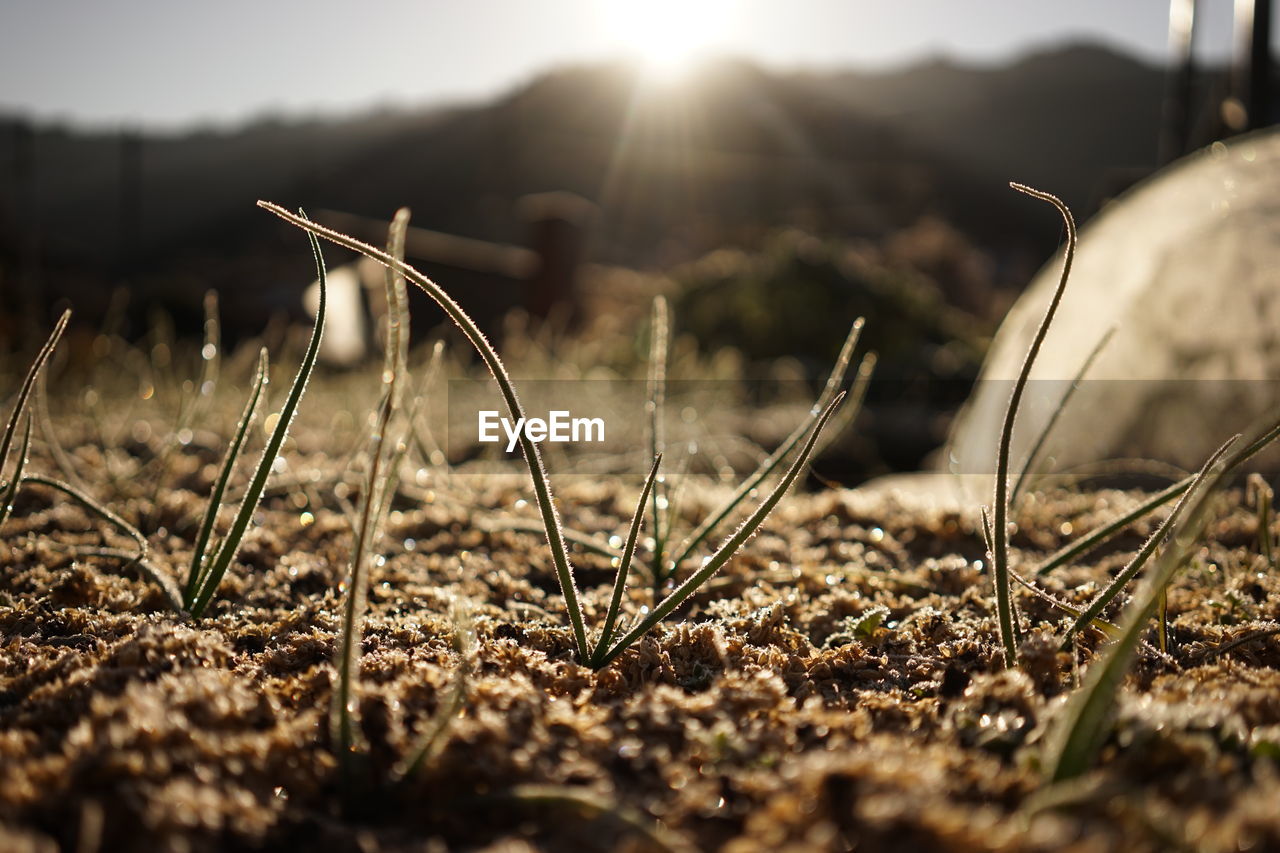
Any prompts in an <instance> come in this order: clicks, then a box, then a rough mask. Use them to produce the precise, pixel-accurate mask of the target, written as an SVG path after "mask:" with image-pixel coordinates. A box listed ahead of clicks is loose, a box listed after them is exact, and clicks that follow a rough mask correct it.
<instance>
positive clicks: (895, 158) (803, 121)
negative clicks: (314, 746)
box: [0, 46, 1164, 316]
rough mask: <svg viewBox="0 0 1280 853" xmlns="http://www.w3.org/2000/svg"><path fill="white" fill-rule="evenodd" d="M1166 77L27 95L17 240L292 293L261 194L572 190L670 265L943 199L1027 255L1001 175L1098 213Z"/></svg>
mask: <svg viewBox="0 0 1280 853" xmlns="http://www.w3.org/2000/svg"><path fill="white" fill-rule="evenodd" d="M1163 91H1164V81H1163V73H1162V72H1161V71H1160V70H1159V69H1158V68H1156V67H1153V66H1150V65H1147V64H1144V63H1142V62H1140V61H1137V60H1135V59H1132V58H1130V57H1127V56H1124V55H1122V54H1119V53H1116V52H1114V51H1111V50H1109V49H1106V48H1101V47H1094V46H1074V47H1066V48H1058V49H1054V50H1049V51H1045V52H1041V53H1036V54H1033V55H1029V56H1026V57H1024V58H1022V59H1019V60H1017V61H1015V62H1012V63H1009V64H1006V65H1002V66H996V67H977V66H968V65H963V64H958V63H955V62H950V61H941V60H940V61H930V62H926V63H922V64H917V65H913V66H910V67H907V68H903V69H900V70H896V71H890V72H875V73H871V72H861V71H833V72H822V73H819V72H785V73H784V72H776V71H770V70H765V69H762V68H760V67H758V66H755V65H753V64H751V63H748V62H743V61H719V62H715V63H709V64H708V65H706V67H704V68H702V69H701V70H700V72H699V73H698V77H697V80H696V84H695V85H690V86H688V87H686V88H679V87H667V88H663V87H659V86H649V85H646V84H645V83H644V82H643V81H642V78H641V76H640V75H639V74H638V72H637V71H636V70H635V69H634V68H631V67H628V66H625V65H621V64H600V65H583V66H576V67H570V68H562V69H558V70H554V71H550V72H547V73H545V74H542V75H540V76H538V77H536V78H534V79H532V80H530V81H529V82H527V83H526V84H524V85H522V86H520V87H518V88H516V89H515V90H513V91H510V92H507V93H505V94H504V95H502V96H500V97H498V98H495V99H494V100H492V101H491V102H488V103H482V104H471V105H463V106H450V107H446V108H435V109H423V110H416V111H400V112H390V111H382V112H376V113H369V114H364V115H357V116H350V117H346V118H342V119H335V120H326V121H317V120H307V121H293V120H284V119H278V120H271V121H260V122H257V123H255V124H252V125H250V126H247V127H244V128H242V129H239V130H235V131H219V132H214V131H193V132H190V133H186V134H181V135H152V134H119V133H103V132H81V131H77V130H74V129H68V128H64V127H57V126H32V125H31V124H30V123H28V122H27V121H25V120H24V119H22V118H21V117H16V116H9V117H7V118H2V119H0V164H7V175H6V177H5V179H4V180H3V181H0V264H2V265H3V267H4V268H5V269H6V270H8V274H6V275H5V276H4V278H3V281H5V282H9V283H12V282H17V281H37V282H39V283H40V285H41V286H42V288H43V290H42V292H41V298H43V299H45V300H51V299H53V298H56V297H58V296H68V297H70V298H72V299H73V300H74V301H76V303H77V305H80V304H81V302H80V301H81V300H83V299H87V300H89V302H90V304H94V303H95V300H96V302H101V301H102V299H104V298H105V297H103V296H102V294H104V293H107V292H109V290H110V287H109V286H103V285H104V284H105V285H110V284H111V283H119V282H122V281H127V282H129V284H130V286H131V288H132V289H133V290H134V293H135V297H136V298H137V299H138V300H139V301H140V302H142V303H147V302H159V303H161V304H164V305H166V306H167V307H169V308H170V310H174V311H177V312H178V313H179V314H183V313H186V314H194V312H195V310H196V308H195V306H198V304H199V298H200V293H201V292H202V291H203V290H204V289H205V288H206V287H217V288H218V289H219V290H220V291H221V292H223V294H224V300H229V302H230V303H231V304H240V301H243V304H244V305H245V306H249V305H255V306H259V307H262V306H265V307H267V308H277V307H287V306H291V305H293V304H295V303H296V289H297V288H296V285H297V281H298V278H299V277H300V276H305V275H307V272H306V264H307V260H306V253H305V251H300V249H299V235H297V234H296V233H293V232H291V231H290V230H289V229H287V228H284V227H282V226H281V225H280V224H279V223H278V222H277V221H275V220H274V218H273V217H270V216H269V215H267V214H264V213H263V212H261V211H258V210H256V209H255V208H254V201H256V200H257V199H259V198H268V199H271V200H274V201H279V202H281V203H283V204H286V205H288V206H290V207H298V206H302V207H304V208H306V209H308V210H316V209H330V210H337V211H342V212H345V213H352V214H357V215H361V216H366V217H376V218H381V219H386V218H388V217H389V216H390V214H391V213H392V212H393V211H394V210H395V209H396V208H397V207H399V206H401V205H408V206H409V207H410V208H412V210H413V214H414V217H413V221H414V224H416V225H418V226H421V227H425V228H429V229H435V230H439V231H444V232H448V233H452V234H458V235H462V236H466V237H471V238H477V239H480V240H487V241H494V242H498V243H511V244H523V243H525V242H526V239H527V224H526V220H525V218H524V216H523V214H522V206H521V200H522V199H523V198H525V197H526V196H528V195H530V194H533V193H542V192H546V191H562V190H563V191H569V192H572V193H575V194H577V195H579V196H582V197H583V198H585V199H588V200H589V201H591V202H593V203H594V204H595V208H596V215H595V218H594V221H593V222H592V224H591V229H590V237H591V239H590V243H589V245H588V249H587V253H588V256H589V258H590V259H592V260H596V261H602V262H607V263H614V264H622V265H628V266H635V267H640V268H661V267H665V266H667V265H669V264H672V263H676V262H682V261H687V260H690V259H693V258H696V257H699V256H701V255H702V254H704V253H706V252H708V251H710V250H712V249H714V248H717V247H720V246H723V245H740V246H747V247H750V246H752V245H755V244H757V243H759V242H760V241H761V240H762V239H763V238H764V236H765V235H767V234H768V233H770V232H772V231H775V230H776V229H778V228H782V227H798V228H801V229H804V230H806V231H809V232H812V233H815V234H819V235H826V236H840V237H846V238H849V239H870V240H878V239H880V238H883V237H885V236H886V235H889V234H892V233H894V232H895V231H897V230H900V229H902V228H904V227H906V226H909V225H911V224H912V223H914V222H916V221H918V220H920V219H921V217H925V216H933V217H938V218H941V219H943V220H945V221H947V222H949V223H950V224H951V225H952V226H953V227H955V228H956V229H958V230H959V231H960V232H961V233H963V234H964V235H966V236H967V237H968V238H969V239H970V240H972V241H973V242H974V243H975V244H977V245H978V246H980V247H982V248H984V249H986V250H987V251H989V252H991V253H992V254H993V256H995V257H996V258H997V259H998V260H1000V261H1010V263H998V264H997V269H998V270H1007V269H1012V268H1015V267H1016V268H1018V269H1021V267H1019V266H1018V265H1017V264H1014V263H1013V262H1012V260H1011V259H1013V260H1016V259H1023V266H1025V264H1026V263H1027V262H1029V261H1026V259H1029V258H1042V257H1043V256H1044V254H1045V252H1046V251H1047V250H1049V249H1051V248H1052V238H1046V237H1045V233H1046V228H1048V229H1049V230H1050V231H1051V230H1052V226H1051V225H1046V223H1047V222H1048V217H1047V215H1045V214H1044V213H1043V211H1040V210H1038V209H1037V208H1034V207H1032V208H1028V206H1027V205H1026V204H1025V201H1024V200H1022V199H1021V198H1020V197H1018V196H1016V194H1014V193H1012V192H1010V191H1009V190H1008V189H1007V188H1006V186H1005V184H1006V182H1007V181H1008V180H1018V181H1022V182H1026V183H1031V184H1033V185H1037V186H1041V187H1043V188H1045V189H1047V190H1050V191H1053V192H1056V193H1058V194H1060V195H1061V196H1062V197H1063V198H1064V199H1066V200H1067V201H1068V202H1069V203H1070V204H1072V205H1073V207H1075V208H1076V210H1077V212H1078V213H1080V214H1081V215H1082V216H1083V215H1084V214H1087V213H1088V212H1089V210H1091V209H1093V208H1094V207H1096V205H1097V203H1098V201H1099V199H1101V198H1102V197H1104V196H1105V194H1106V193H1107V192H1108V191H1109V188H1111V187H1113V186H1114V185H1115V183H1116V180H1117V176H1118V175H1119V176H1124V177H1125V179H1126V180H1127V179H1128V176H1132V175H1136V174H1140V173H1143V172H1145V171H1149V170H1150V169H1152V168H1154V166H1155V165H1156V162H1155V157H1156V140H1157V133H1158V128H1159V112H1160V102H1161V97H1162V94H1163ZM335 257H336V255H335ZM33 268H34V274H33V272H32V270H33ZM15 270H17V271H19V272H21V271H22V270H25V271H26V272H25V274H19V272H15ZM6 289H10V290H12V285H11V284H6ZM6 296H7V298H9V299H10V300H11V301H12V294H7V295H6ZM19 296H21V297H24V298H25V297H28V296H29V294H19ZM259 316H260V314H259Z"/></svg>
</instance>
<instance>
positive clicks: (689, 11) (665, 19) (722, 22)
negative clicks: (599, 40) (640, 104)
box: [599, 0, 731, 79]
mask: <svg viewBox="0 0 1280 853" xmlns="http://www.w3.org/2000/svg"><path fill="white" fill-rule="evenodd" d="M599 2H600V4H601V6H602V7H603V11H604V24H605V28H606V29H607V31H608V34H609V36H610V37H611V38H612V39H613V40H614V42H615V44H616V45H617V46H618V47H619V48H620V49H622V50H623V51H624V52H626V53H628V54H631V55H632V56H634V57H635V58H636V59H638V60H639V61H640V62H641V63H642V64H643V65H644V67H645V70H646V71H647V72H648V73H649V74H650V75H652V76H655V77H661V78H665V79H672V78H678V77H680V76H681V75H682V74H683V73H684V72H685V71H686V70H687V69H688V68H689V66H690V65H691V64H693V63H694V62H696V61H697V60H699V59H702V58H703V57H705V56H706V54H707V53H708V52H709V51H710V50H711V49H713V48H714V47H716V45H717V43H718V42H719V40H720V39H721V38H722V37H723V35H724V34H725V29H726V27H727V26H728V24H729V21H730V17H731V15H730V13H731V8H730V5H731V4H730V2H729V0H599Z"/></svg>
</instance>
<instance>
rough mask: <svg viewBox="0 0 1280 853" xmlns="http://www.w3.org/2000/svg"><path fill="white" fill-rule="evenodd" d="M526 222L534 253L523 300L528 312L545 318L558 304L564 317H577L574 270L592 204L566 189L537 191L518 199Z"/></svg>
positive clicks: (578, 264) (580, 255)
mask: <svg viewBox="0 0 1280 853" xmlns="http://www.w3.org/2000/svg"><path fill="white" fill-rule="evenodd" d="M521 207H522V208H523V209H524V212H525V218H526V219H527V221H528V223H529V247H530V248H531V249H533V251H534V253H535V254H536V255H537V257H538V262H537V264H536V266H535V267H534V269H533V271H532V273H531V275H530V278H529V286H528V291H527V295H526V300H525V308H526V309H527V310H528V312H529V314H530V315H532V316H534V317H538V318H540V319H546V318H547V317H548V316H549V315H550V314H551V311H552V309H553V308H554V307H556V306H562V309H561V310H565V311H566V321H567V323H568V325H569V326H573V325H574V324H575V323H576V322H577V321H578V320H579V319H580V316H579V315H580V313H581V311H580V305H579V296H578V274H579V271H580V269H581V267H582V260H583V255H584V252H585V250H586V229H587V226H588V223H589V221H590V218H591V215H592V211H593V205H592V204H591V202H589V201H587V200H586V199H583V198H581V197H579V196H576V195H574V194H572V193H566V192H551V193H539V194H537V195H531V196H526V197H525V198H524V199H522V200H521Z"/></svg>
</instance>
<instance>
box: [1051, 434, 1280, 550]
mask: <svg viewBox="0 0 1280 853" xmlns="http://www.w3.org/2000/svg"><path fill="white" fill-rule="evenodd" d="M1277 438H1280V421H1277V422H1276V424H1275V425H1274V426H1272V427H1271V429H1269V430H1268V431H1267V432H1265V433H1263V434H1262V435H1261V436H1260V437H1259V438H1258V439H1257V440H1256V441H1254V442H1253V443H1251V444H1250V445H1248V446H1247V447H1245V448H1243V449H1242V450H1239V451H1237V452H1236V453H1235V454H1234V455H1233V456H1232V457H1231V458H1230V459H1229V460H1228V461H1227V463H1226V467H1227V470H1228V471H1235V470H1236V469H1238V468H1239V467H1240V466H1241V465H1243V464H1244V463H1245V462H1248V461H1249V460H1250V459H1252V458H1253V457H1254V456H1256V455H1258V454H1259V453H1261V452H1262V451H1263V450H1265V449H1266V448H1267V446H1268V445H1270V444H1271V443H1272V442H1273V441H1275V440H1276V439H1277ZM1194 482H1195V476H1194V475H1192V476H1190V477H1187V478H1185V479H1184V480H1182V481H1181V482H1178V483H1174V484H1173V485H1172V486H1168V487H1166V488H1165V489H1162V490H1161V491H1159V492H1156V493H1155V494H1154V495H1152V496H1151V497H1149V498H1147V500H1145V501H1143V502H1142V503H1141V504H1139V505H1138V507H1137V508H1136V509H1133V510H1131V511H1130V512H1127V513H1125V514H1124V515H1122V516H1121V517H1120V518H1118V519H1116V520H1115V521H1113V522H1111V523H1110V524H1107V525H1104V526H1103V527H1100V528H1098V529H1097V530H1095V531H1093V532H1092V533H1088V534H1086V535H1084V536H1081V537H1080V538H1079V539H1077V540H1075V541H1074V542H1071V543H1069V544H1067V545H1064V546H1063V547H1062V548H1059V549H1058V550H1057V551H1055V552H1054V553H1053V554H1052V555H1051V556H1050V557H1049V558H1048V559H1047V560H1045V561H1044V562H1043V563H1041V564H1040V567H1039V568H1037V569H1036V574H1037V575H1043V574H1047V573H1048V572H1051V571H1053V570H1054V569H1056V568H1058V567H1059V566H1063V565H1065V564H1067V563H1069V562H1071V561H1072V560H1074V559H1075V558H1076V557H1078V556H1080V555H1081V554H1087V553H1088V552H1090V551H1092V550H1093V549H1094V548H1097V547H1098V546H1099V545H1101V544H1103V543H1104V542H1106V541H1108V540H1110V539H1111V538H1113V537H1114V536H1116V535H1117V534H1118V533H1120V532H1121V531H1122V530H1124V529H1125V528H1126V527H1128V526H1129V525H1130V524H1132V523H1133V522H1135V521H1137V520H1138V519H1140V518H1143V517H1145V516H1146V515H1148V514H1149V513H1152V512H1154V511H1156V510H1157V509H1159V508H1160V507H1162V506H1164V505H1165V504H1167V503H1169V502H1170V501H1172V500H1175V499H1177V498H1178V497H1179V496H1180V495H1182V494H1183V493H1184V492H1186V491H1187V489H1189V488H1191V486H1192V484H1193V483H1194Z"/></svg>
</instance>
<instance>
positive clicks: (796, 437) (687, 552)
mask: <svg viewBox="0 0 1280 853" xmlns="http://www.w3.org/2000/svg"><path fill="white" fill-rule="evenodd" d="M864 322H865V321H864V318H862V317H859V318H858V319H856V320H854V321H853V325H852V326H851V327H850V328H849V334H848V336H847V337H845V340H844V345H843V346H842V347H841V348H840V356H839V357H838V358H837V359H836V363H835V366H834V367H833V368H832V370H831V375H830V376H828V377H827V384H826V385H825V386H824V387H823V389H822V394H821V395H820V396H819V397H818V401H817V402H816V403H814V406H813V409H812V410H811V411H810V413H809V417H808V419H806V420H805V421H804V422H803V423H801V424H800V426H798V427H796V429H795V431H793V432H792V433H791V435H789V436H787V438H786V440H785V441H783V442H782V444H781V445H779V447H778V449H777V450H775V451H774V452H773V453H772V454H770V455H769V457H768V458H767V459H765V460H764V461H763V462H761V463H760V465H759V467H757V468H756V470H755V472H754V473H753V474H752V475H751V476H750V477H748V478H747V479H746V480H745V481H744V482H743V483H742V485H741V486H739V487H738V489H737V491H735V492H734V493H733V494H732V495H730V496H729V499H728V500H727V501H725V502H724V503H723V504H721V506H720V508H719V509H717V510H716V511H715V512H713V513H711V515H709V516H708V517H707V518H706V519H705V520H704V521H703V522H702V523H701V524H699V525H698V526H697V527H696V528H695V529H694V531H693V532H692V533H690V534H689V537H688V538H687V539H686V540H685V541H684V542H683V543H682V544H681V546H680V550H679V551H678V552H677V554H676V556H675V557H674V558H672V560H671V562H670V563H669V564H668V571H667V576H668V577H670V576H671V575H674V574H675V573H676V572H677V571H679V569H680V565H681V564H682V563H684V561H685V560H687V559H689V557H690V556H691V555H692V554H693V552H694V551H695V550H697V548H698V546H699V545H701V544H702V543H703V542H704V541H706V539H707V538H708V537H709V536H711V534H712V533H713V532H715V530H716V529H717V528H718V527H719V526H720V525H721V524H722V523H723V522H724V521H725V519H727V518H728V517H729V516H730V515H732V514H733V511H734V510H735V509H737V508H738V505H739V504H741V503H742V502H743V501H744V500H746V499H747V498H748V497H750V496H751V494H752V493H753V492H755V490H756V489H757V488H759V486H760V484H761V483H763V482H764V481H765V480H766V479H767V478H768V477H769V475H770V474H772V473H773V472H774V471H775V470H776V469H777V468H778V466H779V465H781V464H782V462H783V460H785V459H786V458H787V456H789V455H790V454H791V451H792V450H793V449H794V448H795V447H796V445H797V444H799V443H800V440H801V439H802V438H804V436H805V435H806V434H807V433H808V432H809V430H810V429H812V427H813V424H814V423H815V422H816V421H817V420H818V418H819V416H820V415H821V414H822V412H823V410H824V409H826V408H827V407H828V405H829V404H830V402H831V400H833V399H834V398H835V396H836V394H837V393H839V391H840V386H841V385H843V384H844V376H845V371H846V370H848V368H849V362H850V360H852V358H853V351H854V349H855V348H856V347H857V345H858V338H859V337H860V336H861V335H862V326H863V324H864ZM842 396H843V395H842Z"/></svg>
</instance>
